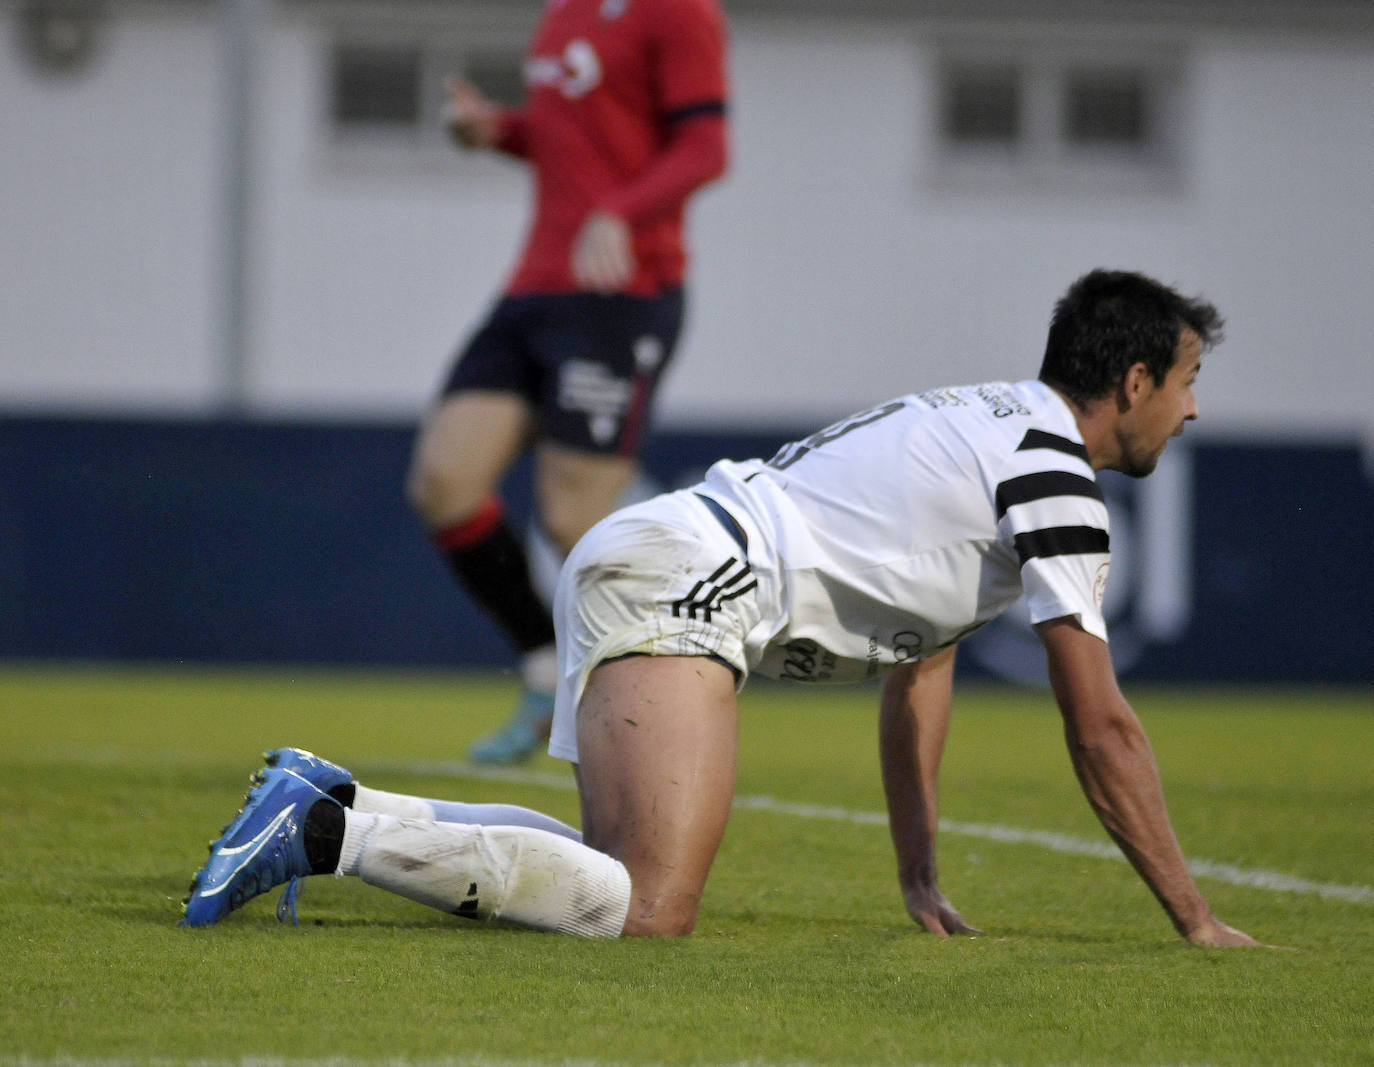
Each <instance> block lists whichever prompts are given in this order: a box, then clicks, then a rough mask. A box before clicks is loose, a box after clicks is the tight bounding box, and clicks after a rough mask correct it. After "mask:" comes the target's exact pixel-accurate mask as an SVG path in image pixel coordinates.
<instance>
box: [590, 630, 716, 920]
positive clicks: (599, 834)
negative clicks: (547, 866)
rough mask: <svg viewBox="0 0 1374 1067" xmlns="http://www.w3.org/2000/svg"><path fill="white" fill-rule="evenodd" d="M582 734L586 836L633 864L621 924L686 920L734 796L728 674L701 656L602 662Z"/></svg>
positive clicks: (694, 905) (694, 909) (627, 864)
mask: <svg viewBox="0 0 1374 1067" xmlns="http://www.w3.org/2000/svg"><path fill="white" fill-rule="evenodd" d="M577 744H578V758H579V763H578V768H577V777H578V786H579V789H580V793H581V799H582V830H583V840H584V841H585V842H586V843H587V844H588V845H590V846H591V847H593V848H597V849H600V850H601V851H603V852H607V853H609V854H610V855H612V856H614V857H616V858H617V859H619V860H620V861H621V862H622V863H623V864H625V867H626V869H627V870H628V871H629V872H630V880H631V886H632V891H631V900H630V911H629V916H628V918H627V919H626V924H625V932H626V933H627V934H630V935H638V936H666V937H672V936H677V935H679V934H685V933H688V932H690V930H691V929H692V927H693V926H694V925H695V923H696V917H697V911H698V909H699V907H700V904H701V897H702V892H703V890H704V888H705V885H706V878H707V875H708V874H709V873H710V870H711V864H712V862H713V861H714V859H715V856H716V851H717V850H718V849H719V847H720V842H721V838H722V837H723V836H724V834H725V823H726V820H727V819H728V818H729V815H730V804H731V800H732V798H733V796H734V790H735V762H736V753H737V749H738V709H737V705H736V701H735V679H734V675H733V674H732V673H731V671H730V670H729V669H728V668H727V667H725V666H723V665H722V664H720V663H717V662H715V661H713V660H711V659H708V658H706V657H704V656H630V657H627V658H625V659H619V660H613V661H610V662H607V663H603V664H601V666H599V667H597V668H596V669H595V670H594V671H593V672H592V674H591V676H590V678H589V679H588V683H587V689H586V692H585V693H584V694H583V697H582V702H581V704H580V706H579V710H578V716H577Z"/></svg>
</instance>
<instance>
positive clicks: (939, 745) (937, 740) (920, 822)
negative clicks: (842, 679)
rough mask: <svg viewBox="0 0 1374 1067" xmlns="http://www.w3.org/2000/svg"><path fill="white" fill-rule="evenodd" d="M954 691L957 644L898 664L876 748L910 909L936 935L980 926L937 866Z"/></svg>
mask: <svg viewBox="0 0 1374 1067" xmlns="http://www.w3.org/2000/svg"><path fill="white" fill-rule="evenodd" d="M953 698H954V647H953V646H951V647H949V648H947V649H945V650H944V651H942V652H938V653H936V654H935V655H934V656H931V657H930V658H929V659H927V660H922V661H921V662H919V663H914V664H911V665H910V666H907V667H901V668H898V669H897V670H896V671H894V672H893V673H892V674H890V675H888V676H887V678H886V679H885V680H884V683H883V693H882V704H881V709H880V711H879V719H878V751H879V756H880V759H881V762H882V769H883V789H884V791H885V792H886V794H887V817H888V825H889V827H890V828H891V830H892V844H893V846H894V847H895V848H896V850H897V878H898V881H899V882H900V884H901V887H902V898H903V900H904V901H905V903H906V910H907V913H908V914H910V916H911V917H912V918H913V919H914V920H916V922H918V923H920V924H921V925H922V926H923V927H925V929H926V930H928V931H929V932H930V933H932V934H937V935H939V936H941V937H945V936H948V935H949V934H976V933H978V932H979V931H978V930H976V929H975V928H974V927H972V926H969V925H968V924H967V923H966V922H964V920H963V918H962V917H961V916H960V915H959V913H958V912H957V911H956V910H955V909H954V907H953V905H951V904H950V903H949V901H948V900H946V899H945V896H944V894H943V893H942V892H940V886H939V883H938V880H937V877H936V870H935V835H936V831H937V826H938V822H939V772H940V757H941V756H942V755H943V753H944V748H945V735H946V733H947V732H948V730H949V714H950V708H951V705H952V703H953Z"/></svg>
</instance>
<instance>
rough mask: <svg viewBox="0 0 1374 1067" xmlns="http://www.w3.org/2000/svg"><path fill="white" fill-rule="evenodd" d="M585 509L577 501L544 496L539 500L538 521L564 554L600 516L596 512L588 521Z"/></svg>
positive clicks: (569, 550) (570, 549)
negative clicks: (544, 497)
mask: <svg viewBox="0 0 1374 1067" xmlns="http://www.w3.org/2000/svg"><path fill="white" fill-rule="evenodd" d="M585 510H586V509H585V506H582V507H579V506H578V504H577V502H574V501H569V500H557V499H547V498H546V499H545V500H543V501H541V502H540V507H539V523H540V525H541V526H542V527H543V528H544V533H545V534H546V535H547V536H548V538H549V540H550V541H552V542H553V544H554V546H555V547H556V548H557V549H558V550H559V551H560V552H561V553H562V554H563V555H565V556H566V555H567V554H568V553H569V552H571V551H572V548H573V545H575V544H577V542H578V540H579V539H580V538H581V537H582V535H583V534H584V533H586V532H587V530H588V529H590V528H591V526H592V524H593V523H594V522H595V521H596V519H599V518H600V517H601V516H600V515H599V514H598V515H595V516H592V517H591V518H590V521H589V519H588V516H587V515H586V514H584V512H585Z"/></svg>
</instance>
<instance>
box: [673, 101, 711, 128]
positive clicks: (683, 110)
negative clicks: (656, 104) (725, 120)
mask: <svg viewBox="0 0 1374 1067" xmlns="http://www.w3.org/2000/svg"><path fill="white" fill-rule="evenodd" d="M724 114H725V101H724V100H703V101H701V103H699V104H687V105H686V106H685V107H679V108H674V109H673V110H672V111H666V112H664V114H663V121H664V122H667V123H673V122H683V121H685V120H687V119H694V118H697V117H698V116H699V115H724Z"/></svg>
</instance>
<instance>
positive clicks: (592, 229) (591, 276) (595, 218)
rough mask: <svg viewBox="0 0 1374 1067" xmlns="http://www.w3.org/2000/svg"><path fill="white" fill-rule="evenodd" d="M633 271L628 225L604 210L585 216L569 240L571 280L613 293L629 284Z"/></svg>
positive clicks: (633, 264) (598, 290)
mask: <svg viewBox="0 0 1374 1067" xmlns="http://www.w3.org/2000/svg"><path fill="white" fill-rule="evenodd" d="M634 270H635V257H634V247H633V243H632V240H631V236H630V224H629V223H628V222H626V221H625V220H624V219H622V218H621V217H620V216H619V215H612V214H611V213H610V212H608V211H594V212H592V213H591V214H590V215H588V216H587V219H586V221H585V222H583V223H582V228H581V229H580V230H579V231H578V232H577V239H576V240H575V241H574V242H573V252H572V274H573V280H574V281H576V282H577V284H578V285H580V286H581V287H582V288H583V289H590V290H592V291H593V292H597V293H613V292H616V291H618V290H620V289H624V288H625V286H627V285H628V284H629V283H630V278H631V277H632V276H633V275H634Z"/></svg>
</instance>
